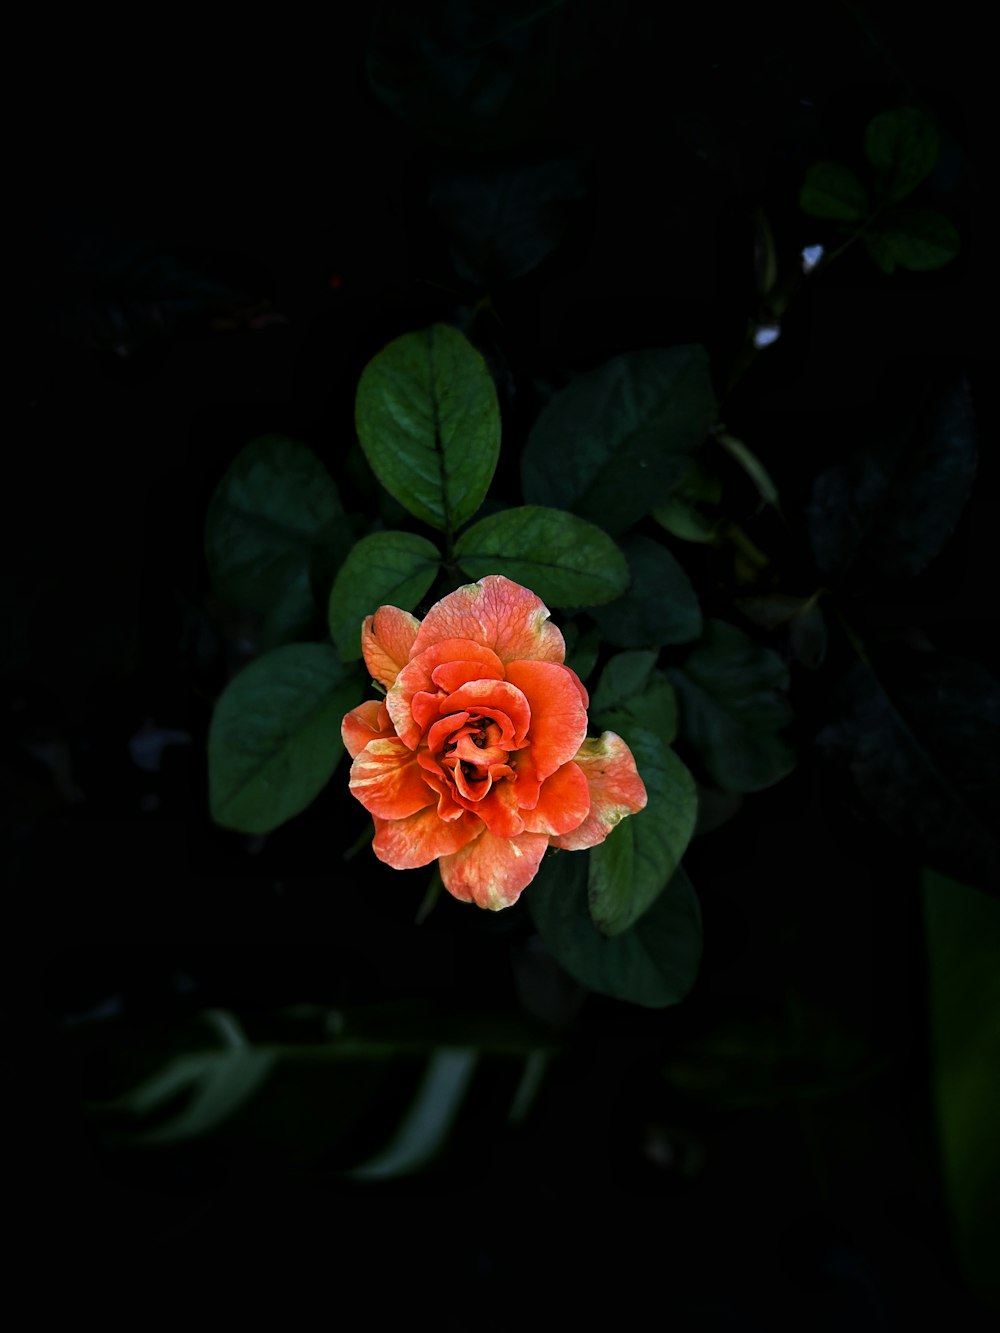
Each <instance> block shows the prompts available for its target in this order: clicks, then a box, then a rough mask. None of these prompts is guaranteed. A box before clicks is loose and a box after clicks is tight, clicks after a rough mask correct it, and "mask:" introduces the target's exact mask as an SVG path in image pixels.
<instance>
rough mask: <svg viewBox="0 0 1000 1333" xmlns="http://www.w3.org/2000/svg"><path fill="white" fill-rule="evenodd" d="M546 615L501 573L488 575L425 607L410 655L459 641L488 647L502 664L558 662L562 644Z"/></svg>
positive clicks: (526, 592)
mask: <svg viewBox="0 0 1000 1333" xmlns="http://www.w3.org/2000/svg"><path fill="white" fill-rule="evenodd" d="M548 617H549V610H548V607H547V606H546V605H545V603H544V602H543V601H542V599H541V598H540V597H538V596H536V594H535V593H533V592H530V591H529V590H528V589H527V588H522V587H521V585H520V584H519V583H514V582H512V580H510V579H508V578H504V576H503V575H502V574H488V575H487V576H486V578H484V579H480V580H479V582H478V583H467V584H466V585H465V586H464V587H462V588H457V589H456V590H455V591H454V592H452V593H449V594H448V596H447V597H443V598H442V599H441V601H440V602H437V603H436V604H435V605H434V606H432V607H431V609H430V610H429V611H428V612H427V615H426V616H425V617H424V619H423V621H422V623H421V625H420V629H419V631H418V633H417V637H416V640H415V642H414V644H413V650H412V656H413V657H416V656H417V654H418V653H422V652H424V651H425V649H427V648H430V647H431V646H432V645H433V644H436V643H439V642H440V641H441V640H442V639H454V638H465V639H471V640H472V641H473V643H480V644H483V645H484V646H485V647H487V648H492V649H493V651H494V652H495V653H496V654H497V656H498V657H499V658H500V660H501V661H502V662H513V661H518V660H529V661H536V662H562V661H563V659H564V658H565V656H566V641H565V640H564V639H563V636H562V633H561V631H560V630H559V629H557V628H556V626H555V625H552V624H550V623H549V619H548Z"/></svg>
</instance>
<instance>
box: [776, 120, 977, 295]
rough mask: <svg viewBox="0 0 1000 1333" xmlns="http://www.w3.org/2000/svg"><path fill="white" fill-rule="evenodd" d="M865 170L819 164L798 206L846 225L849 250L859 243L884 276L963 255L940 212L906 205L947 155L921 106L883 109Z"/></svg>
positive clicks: (868, 138)
mask: <svg viewBox="0 0 1000 1333" xmlns="http://www.w3.org/2000/svg"><path fill="white" fill-rule="evenodd" d="M864 149H865V157H866V159H867V171H866V172H865V173H864V176H863V178H862V176H859V175H858V174H857V173H856V172H855V171H854V170H853V169H852V168H851V167H849V166H845V165H844V163H842V162H832V161H827V160H822V161H819V162H814V163H813V164H812V166H811V167H810V168H809V170H808V171H807V172H806V177H805V180H804V182H803V184H802V189H801V191H800V193H799V205H800V207H801V209H802V211H803V212H804V213H808V214H809V216H810V217H814V218H822V219H824V220H826V221H830V222H838V223H841V224H842V226H841V233H842V235H844V236H845V237H846V240H845V242H844V244H845V245H846V244H851V243H852V242H853V241H854V240H856V239H858V238H860V239H861V240H862V241H863V242H864V246H865V249H866V251H867V252H868V256H869V258H870V259H871V260H872V262H873V263H875V264H876V265H877V266H878V267H879V268H880V269H881V270H882V272H883V273H886V274H891V273H893V272H894V271H895V269H896V267H897V265H898V266H899V267H901V268H905V269H914V270H926V269H936V268H942V267H943V266H944V265H945V264H948V263H950V262H951V261H952V260H953V259H954V258H955V256H956V255H957V254H958V252H959V249H960V241H959V235H958V231H957V229H956V227H955V225H954V223H953V222H952V221H951V219H950V218H948V217H947V216H946V215H945V214H944V213H941V212H939V211H938V210H937V209H933V208H926V207H923V206H919V205H917V206H915V205H912V204H910V203H908V202H906V201H907V200H908V199H909V197H910V195H911V194H912V193H913V191H914V190H915V189H916V188H917V187H918V186H919V185H920V184H921V183H922V182H923V181H924V180H926V178H927V177H928V176H929V175H930V174H931V172H932V171H933V170H934V167H935V165H936V163H937V161H938V157H939V154H940V151H941V136H940V133H939V131H938V129H937V127H936V125H935V124H934V122H933V121H932V120H931V119H930V118H929V117H928V116H927V115H925V113H924V112H922V111H921V110H919V109H918V108H917V107H912V106H905V107H899V108H896V109H894V110H891V111H883V112H881V113H880V114H879V115H877V116H875V117H873V119H872V120H871V121H869V123H868V125H867V127H866V129H865V134H864Z"/></svg>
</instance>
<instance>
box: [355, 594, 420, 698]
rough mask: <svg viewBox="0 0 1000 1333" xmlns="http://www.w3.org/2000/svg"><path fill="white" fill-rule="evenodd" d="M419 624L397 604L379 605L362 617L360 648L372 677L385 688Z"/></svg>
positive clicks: (403, 659)
mask: <svg viewBox="0 0 1000 1333" xmlns="http://www.w3.org/2000/svg"><path fill="white" fill-rule="evenodd" d="M419 628H420V621H419V620H418V619H417V618H416V616H411V615H410V613H409V611H401V610H400V609H399V607H398V606H380V607H379V609H378V610H377V611H376V612H375V614H374V615H373V616H366V617H365V621H364V623H363V625H362V626H361V651H362V653H363V654H364V659H365V666H367V668H368V670H369V671H370V672H371V676H372V680H377V681H378V682H379V684H380V685H384V686H385V688H386V689H389V687H390V686H391V685H392V683H393V681H394V680H395V679H396V677H397V676H398V675H399V673H400V671H402V669H403V667H404V666H405V665H406V663H407V662H408V661H409V660H410V649H411V648H412V647H413V640H414V639H415V638H416V637H417V630H418V629H419Z"/></svg>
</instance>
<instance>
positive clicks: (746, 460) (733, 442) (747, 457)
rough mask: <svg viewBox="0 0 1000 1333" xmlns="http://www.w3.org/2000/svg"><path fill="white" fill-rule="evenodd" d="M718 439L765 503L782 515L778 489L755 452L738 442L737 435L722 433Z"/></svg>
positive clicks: (740, 441)
mask: <svg viewBox="0 0 1000 1333" xmlns="http://www.w3.org/2000/svg"><path fill="white" fill-rule="evenodd" d="M717 438H718V441H719V444H720V445H721V446H722V448H723V449H725V451H726V453H727V454H729V456H730V458H733V459H735V461H736V462H737V463H738V464H739V465H740V467H741V468H742V469H743V471H744V472H745V473H746V474H747V476H748V477H749V478H750V480H751V481H752V482H753V484H754V486H756V488H757V493H758V495H759V496H760V498H761V499H762V500H763V501H764V503H765V504H768V505H770V506H771V508H772V509H776V510H777V511H778V513H779V514H780V513H781V502H780V500H779V498H778V488H777V486H775V484H774V482H773V481H772V479H771V474H770V473H769V472H768V470H767V468H766V467H765V466H764V464H763V463H762V462H761V461H760V459H759V458H758V457H757V455H756V454H755V453H754V452H753V450H752V449H750V448H749V447H748V446H747V445H746V444H745V443H744V442H743V441H742V440H738V439H737V438H736V436H735V435H730V434H728V433H727V432H725V431H722V432H720V434H719V435H718V437H717Z"/></svg>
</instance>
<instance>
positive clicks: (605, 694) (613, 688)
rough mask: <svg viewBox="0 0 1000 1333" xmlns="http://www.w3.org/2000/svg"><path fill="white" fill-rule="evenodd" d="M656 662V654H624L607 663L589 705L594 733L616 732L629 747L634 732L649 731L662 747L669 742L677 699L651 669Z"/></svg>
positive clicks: (662, 677) (674, 728) (674, 729)
mask: <svg viewBox="0 0 1000 1333" xmlns="http://www.w3.org/2000/svg"><path fill="white" fill-rule="evenodd" d="M656 658H657V654H656V652H628V653H617V654H616V655H615V656H614V657H612V658H611V659H610V660H609V661H608V663H607V665H606V666H605V668H604V671H603V672H602V673H601V678H600V680H599V682H598V685H597V689H596V690H595V691H594V695H593V697H592V699H591V701H590V718H591V721H592V723H593V725H594V727H595V728H596V729H597V730H598V731H614V732H617V734H618V735H619V736H621V737H622V739H623V740H625V741H627V742H628V743H629V745H631V744H632V737H633V736H634V735H635V733H636V731H650V732H652V733H653V735H655V736H656V737H657V738H658V739H659V740H660V741H662V742H663V744H664V745H669V744H670V743H671V741H673V739H674V737H675V735H676V734H677V696H676V694H675V692H674V687H673V686H672V685H671V684H670V681H669V680H668V679H667V678H666V676H665V675H664V674H663V672H662V671H657V670H655V669H654V668H655V663H656Z"/></svg>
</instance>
